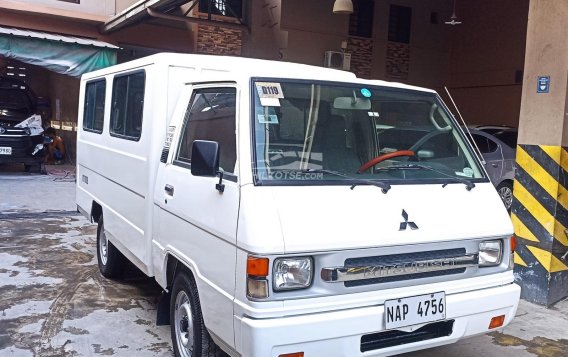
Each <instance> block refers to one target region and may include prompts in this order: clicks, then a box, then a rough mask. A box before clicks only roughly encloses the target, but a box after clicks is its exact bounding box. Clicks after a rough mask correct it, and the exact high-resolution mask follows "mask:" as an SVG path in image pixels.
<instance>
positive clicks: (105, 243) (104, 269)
mask: <svg viewBox="0 0 568 357" xmlns="http://www.w3.org/2000/svg"><path fill="white" fill-rule="evenodd" d="M97 261H98V263H99V270H100V272H101V275H102V276H104V277H105V278H108V279H112V278H117V277H119V276H120V275H121V274H122V272H123V270H124V265H125V263H126V258H125V257H124V255H122V253H121V252H120V251H119V250H118V249H116V247H115V246H114V245H112V243H111V242H110V241H109V240H108V238H107V235H106V233H105V226H104V223H103V217H102V216H101V217H100V218H99V222H98V226H97Z"/></svg>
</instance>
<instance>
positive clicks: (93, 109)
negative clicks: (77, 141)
mask: <svg viewBox="0 0 568 357" xmlns="http://www.w3.org/2000/svg"><path fill="white" fill-rule="evenodd" d="M105 92H106V80H104V79H103V80H101V81H96V82H89V83H87V86H86V88H85V112H84V113H83V129H84V130H86V131H92V132H95V133H99V134H100V133H102V132H103V122H104V114H105Z"/></svg>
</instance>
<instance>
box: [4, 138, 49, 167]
mask: <svg viewBox="0 0 568 357" xmlns="http://www.w3.org/2000/svg"><path fill="white" fill-rule="evenodd" d="M41 142H43V136H28V135H24V136H22V135H0V147H9V148H11V150H12V154H11V155H1V154H0V164H24V165H39V164H41V163H42V162H43V157H44V155H43V151H42V152H39V153H38V154H36V155H35V156H34V155H31V153H32V151H33V149H34V147H35V145H36V144H39V143H41Z"/></svg>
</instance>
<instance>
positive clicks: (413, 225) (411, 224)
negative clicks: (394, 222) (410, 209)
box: [398, 210, 418, 231]
mask: <svg viewBox="0 0 568 357" xmlns="http://www.w3.org/2000/svg"><path fill="white" fill-rule="evenodd" d="M402 218H404V222H400V228H399V229H398V230H399V231H405V230H406V227H410V229H412V230H415V229H418V226H417V225H416V223H414V222H409V221H408V213H406V211H405V210H402Z"/></svg>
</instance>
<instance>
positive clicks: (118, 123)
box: [77, 66, 155, 274]
mask: <svg viewBox="0 0 568 357" xmlns="http://www.w3.org/2000/svg"><path fill="white" fill-rule="evenodd" d="M152 69H153V67H152V66H146V67H142V68H137V69H134V70H132V71H128V72H123V73H116V74H112V75H107V76H105V77H104V80H105V81H106V92H105V94H106V95H105V103H104V124H103V126H102V131H101V132H94V131H87V130H81V132H80V136H79V138H78V145H77V146H78V157H79V160H78V163H77V170H78V177H79V179H78V190H77V198H78V204H79V205H80V206H81V207H82V208H83V209H84V210H85V211H87V212H89V211H90V209H91V202H92V201H95V202H97V203H98V204H100V205H101V206H102V208H103V215H104V224H105V230H106V231H107V236H109V238H110V240H111V242H113V244H115V245H116V246H117V247H118V248H119V249H120V250H121V251H122V252H123V253H124V254H125V255H126V256H127V258H129V260H131V261H132V262H133V263H134V264H135V265H137V266H138V268H140V269H141V270H142V271H144V272H145V273H147V274H148V269H147V266H148V261H147V260H148V255H147V252H146V244H145V243H144V241H145V231H146V229H147V222H148V219H147V209H146V200H147V199H150V200H151V197H148V187H149V175H148V172H149V163H148V150H149V147H150V144H151V141H152V138H151V136H152V133H153V120H151V110H152V107H151V104H152V102H151V101H148V100H145V98H147V97H148V96H151V95H152V91H153V90H154V89H153V88H152V86H150V85H149V83H152V81H153V77H154V76H155V71H153V70H152ZM97 80H99V79H97ZM86 85H87V86H88V85H89V81H87V83H86ZM84 105H85V104H83V108H84ZM81 122H82V121H81ZM80 124H82V123H80ZM85 196H86V197H85ZM85 206H86V207H85Z"/></svg>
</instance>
